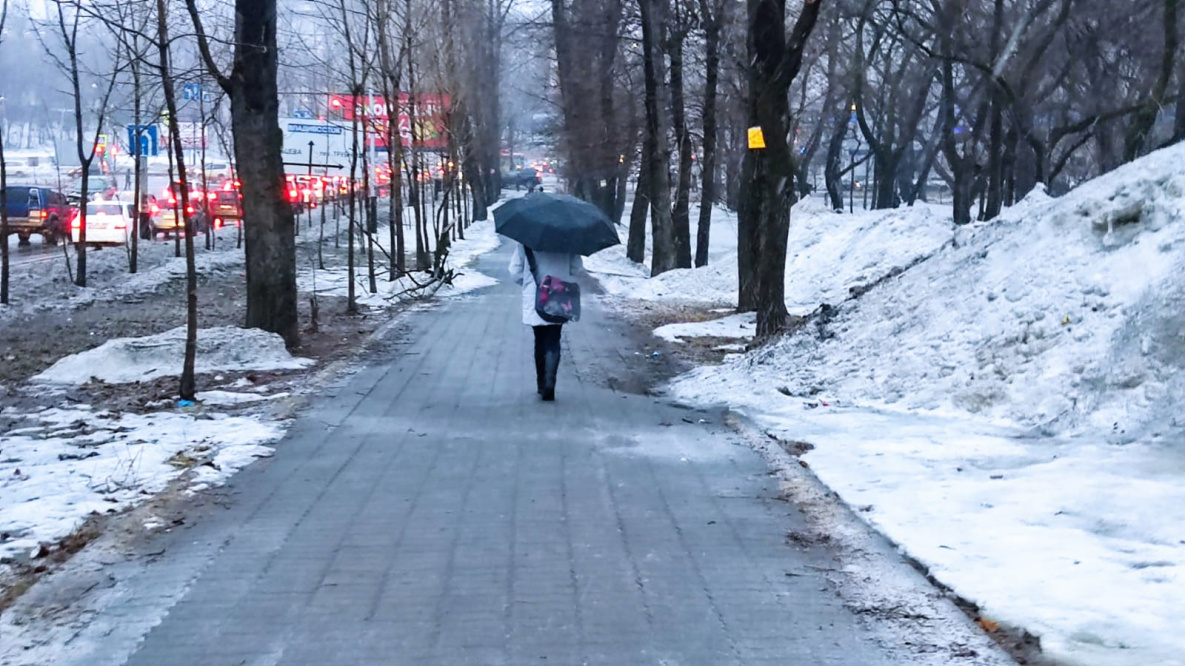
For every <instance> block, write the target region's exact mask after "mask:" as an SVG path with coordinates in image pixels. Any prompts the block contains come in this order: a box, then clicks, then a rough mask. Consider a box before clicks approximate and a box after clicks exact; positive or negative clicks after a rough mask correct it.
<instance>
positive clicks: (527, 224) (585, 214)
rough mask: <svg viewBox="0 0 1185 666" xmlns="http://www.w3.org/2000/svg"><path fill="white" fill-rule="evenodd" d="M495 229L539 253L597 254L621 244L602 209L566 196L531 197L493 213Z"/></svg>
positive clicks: (513, 201)
mask: <svg viewBox="0 0 1185 666" xmlns="http://www.w3.org/2000/svg"><path fill="white" fill-rule="evenodd" d="M494 228H495V229H496V230H497V231H498V233H500V234H502V235H503V236H506V237H507V238H512V239H514V240H516V241H518V242H520V243H522V244H523V245H525V246H527V247H529V248H531V249H532V250H535V251H536V252H568V253H572V254H583V255H585V256H588V255H591V254H595V253H597V252H599V251H601V250H603V249H605V248H607V247H610V246H612V245H617V244H619V243H621V239H619V238H618V237H617V229H616V228H615V227H614V225H613V221H612V220H610V219H609V217H608V216H607V215H605V213H604V212H602V211H601V209H600V208H597V207H596V206H594V205H592V204H590V203H588V202H587V201H581V200H580V199H577V198H576V197H570V196H568V195H566V194H551V193H541V192H539V193H531V194H528V195H527V196H525V197H522V198H521V199H511V200H510V201H507V202H506V203H504V204H502V205H501V206H499V207H498V209H497V210H495V211H494Z"/></svg>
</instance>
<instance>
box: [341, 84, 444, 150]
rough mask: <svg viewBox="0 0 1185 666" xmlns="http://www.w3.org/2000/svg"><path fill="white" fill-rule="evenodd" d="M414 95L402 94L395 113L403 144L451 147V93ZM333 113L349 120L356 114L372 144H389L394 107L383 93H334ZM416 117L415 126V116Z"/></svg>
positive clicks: (425, 147)
mask: <svg viewBox="0 0 1185 666" xmlns="http://www.w3.org/2000/svg"><path fill="white" fill-rule="evenodd" d="M412 102H413V100H412V97H411V95H408V94H407V93H400V94H399V97H398V106H399V108H398V109H396V114H395V121H396V123H397V125H396V127H397V129H398V132H399V137H400V140H401V141H402V143H403V146H404V147H412V146H413V145H414V146H415V147H416V148H422V149H427V150H444V149H446V148H448V113H449V102H450V99H449V96H448V95H439V94H421V95H416V96H415V99H414V102H415V104H414V109H413V104H412ZM329 108H330V112H331V113H332V114H333V116H334V118H335V119H340V120H341V121H343V122H345V123H350V122H352V121H353V120H354V118H355V117H357V118H359V119H360V120H362V122H363V124H364V125H365V126H366V128H367V140H368V141H372V142H373V145H375V146H376V147H378V148H382V149H385V148H386V147H387V125H388V123H390V122H391V109H388V108H387V102H386V100H385V99H383V97H382V96H381V95H369V96H366V95H360V96H354V95H333V96H332V97H330V99H329ZM413 111H414V116H415V119H416V122H415V127H412V116H413Z"/></svg>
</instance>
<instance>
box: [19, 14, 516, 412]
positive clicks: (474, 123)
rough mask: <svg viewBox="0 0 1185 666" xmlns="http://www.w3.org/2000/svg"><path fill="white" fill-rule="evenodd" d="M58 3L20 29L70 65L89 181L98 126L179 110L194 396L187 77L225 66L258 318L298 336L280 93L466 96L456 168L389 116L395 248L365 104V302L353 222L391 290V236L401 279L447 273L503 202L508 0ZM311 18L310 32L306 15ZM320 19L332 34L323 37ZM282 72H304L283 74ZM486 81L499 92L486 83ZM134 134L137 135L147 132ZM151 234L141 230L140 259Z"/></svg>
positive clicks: (255, 323)
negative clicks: (442, 164) (469, 237)
mask: <svg viewBox="0 0 1185 666" xmlns="http://www.w3.org/2000/svg"><path fill="white" fill-rule="evenodd" d="M0 3H2V4H0V40H3V39H5V38H6V37H9V36H11V35H12V32H11V31H9V32H5V31H4V27H5V23H4V22H5V21H7V20H8V18H9V17H10V13H9V11H8V8H9V6H8V0H0ZM46 9H47V10H48V13H47V14H44V15H42V14H39V13H37V12H30V13H28V14H26V15H24V16H22V17H21V18H22V21H21V24H22V25H21V28H22V32H21V33H20V34H18V35H17V36H16V37H17V40H18V41H20V40H21V39H22V38H23V39H24V40H25V41H28V40H29V39H30V38H32V39H36V41H37V42H38V43H39V45H40V46H41V47H42V49H41V50H42V51H43V52H44V54H45V56H46V58H47V60H48V61H49V62H50V63H51V64H52V65H53V67H54V70H55V71H56V73H58V74H59V75H60V76H61V77H62V79H63V80H64V81H65V82H66V83H67V88H68V92H67V94H66V95H65V96H64V101H66V102H67V103H69V104H70V105H71V106H72V107H73V109H72V114H71V115H72V121H73V122H72V127H71V128H70V130H71V131H70V132H69V135H70V136H71V137H72V139H73V142H74V147H75V149H76V152H77V157H78V161H79V163H80V173H81V183H80V185H81V192H80V195H81V198H82V199H83V200H84V201H85V200H86V199H87V197H88V194H89V192H88V190H89V189H90V187H89V186H90V182H88V181H89V179H90V174H91V172H92V169H91V166H92V164H94V163H95V159H96V146H97V144H98V141H97V139H98V137H99V134H100V133H101V132H103V131H104V129H105V128H106V126H107V125H110V124H112V123H111V122H110V121H109V118H110V116H112V115H119V114H121V113H122V115H123V116H124V117H123V118H121V119H120V120H121V121H126V122H128V123H129V124H133V125H136V126H139V125H144V124H155V123H156V122H157V118H158V117H163V118H164V119H165V120H166V122H167V123H168V127H167V129H168V131H167V133H166V134H167V136H168V137H169V145H168V146H167V151H168V153H169V156H170V180H171V181H176V182H179V187H176V188H175V192H176V194H177V198H178V199H179V201H178V203H177V210H178V212H179V214H180V215H179V216H181V217H183V218H184V227H185V230H186V233H185V234H184V245H185V252H184V254H185V257H186V262H187V283H188V289H187V298H188V303H187V304H188V311H189V317H188V321H189V344H187V349H186V359H185V366H184V367H185V372H184V373H183V376H182V381H181V390H180V393H181V396H182V397H183V398H190V399H191V398H192V396H193V394H194V391H195V386H194V376H193V359H194V354H195V349H196V343H195V340H196V321H197V319H196V313H197V290H196V284H197V276H196V268H195V261H194V246H193V238H194V231H195V229H194V220H193V219H192V216H191V209H192V207H191V205H190V203H191V202H190V201H189V200H188V198H189V192H190V191H191V187H190V184H189V183H188V182H187V179H188V177H189V174H190V173H192V170H191V169H190V168H187V166H186V155H185V151H184V150H183V146H182V143H181V141H182V139H181V135H182V133H181V132H180V127H179V118H180V117H181V110H180V106H179V91H180V88H181V87H182V86H183V85H184V84H186V83H189V82H194V81H198V82H201V81H213V82H214V87H215V88H216V94H214V95H210V91H209V86H204V87H203V88H204V89H203V90H202V92H201V98H202V99H203V100H204V99H206V98H207V97H213V98H214V102H213V103H212V104H211V105H210V107H209V111H208V112H207V110H205V109H203V113H202V116H203V117H202V119H201V123H202V124H203V126H204V125H205V123H206V122H207V120H208V119H210V118H215V119H218V118H219V116H220V112H219V109H220V108H221V107H222V105H223V103H228V106H229V113H228V114H227V116H226V117H227V118H228V119H229V126H230V132H229V141H227V142H226V144H227V145H226V148H227V149H228V152H233V155H234V158H235V159H234V163H235V165H236V169H237V173H236V179H237V180H238V181H239V182H240V183H241V194H242V205H243V214H244V219H245V220H246V221H247V222H246V224H245V225H244V227H243V229H244V236H245V249H246V275H247V299H246V300H247V310H246V317H245V324H246V325H247V326H249V327H259V328H262V329H265V330H269V331H273V332H276V333H279V334H280V335H281V336H283V337H284V339H285V341H286V342H287V343H288V344H289V345H290V346H296V345H298V344H299V327H298V321H297V293H296V257H295V234H296V233H297V231H298V230H297V228H296V226H295V224H294V215H293V209H292V206H291V204H290V201H289V198H288V197H287V188H286V185H285V171H286V169H285V166H286V165H285V163H284V157H283V151H282V135H281V130H280V127H279V122H278V120H279V116H280V107H281V93H284V94H288V95H300V94H310V93H311V94H313V95H314V96H317V97H320V98H322V99H325V100H328V99H329V97H330V96H331V95H335V94H337V93H345V94H347V95H349V96H350V97H349V98H350V99H352V100H360V99H363V96H364V92H369V91H371V90H377V93H375V96H376V97H377V96H381V97H382V98H383V99H385V100H386V106H387V108H390V109H396V108H399V104H398V101H397V100H398V99H399V97H400V95H401V93H405V92H408V91H410V92H411V94H410V95H408V96H407V97H408V98H409V99H410V100H411V101H410V105H411V109H410V116H411V119H412V124H413V127H415V126H417V122H416V119H417V112H416V108H415V106H416V103H417V102H416V100H417V99H418V95H417V94H416V93H417V91H421V90H425V89H426V90H433V91H436V92H437V93H443V94H444V95H445V96H449V95H451V98H452V101H453V105H452V107H451V111H450V113H449V115H448V118H447V132H446V133H447V137H448V138H447V148H446V149H445V152H446V153H447V163H448V165H449V168H447V169H444V170H442V172H440V173H430V172H429V167H428V163H427V160H426V158H425V156H424V155H423V151H419V150H414V148H416V147H417V146H416V143H417V139H415V138H413V141H412V147H413V150H411V151H408V150H406V149H405V148H404V146H403V143H402V142H401V140H400V136H399V134H400V130H399V128H398V126H397V123H395V122H394V114H392V119H391V120H392V122H390V123H387V125H386V132H387V136H386V137H385V138H386V144H387V145H388V146H390V147H391V149H390V150H388V151H386V158H385V159H386V161H387V167H388V171H387V172H388V173H389V174H390V176H391V183H390V184H389V187H388V188H387V189H388V191H389V192H390V196H391V205H390V207H389V210H390V218H389V221H390V233H391V238H390V245H389V246H388V249H386V250H383V248H382V246H381V244H380V243H379V242H377V237H376V232H377V228H376V225H375V222H377V220H376V217H377V215H376V212H377V205H376V204H377V202H376V201H375V199H374V197H373V196H371V195H372V193H374V192H375V191H377V187H375V185H376V184H375V183H373V182H371V181H372V176H373V175H374V173H375V171H374V169H372V168H371V167H373V166H376V165H374V164H369V163H368V161H372V157H371V155H372V151H369V150H367V149H366V146H367V145H368V143H372V142H374V141H375V140H376V137H375V136H374V132H375V131H376V126H375V124H374V123H373V121H374V118H370V117H367V115H366V114H365V113H362V114H358V113H355V114H352V119H353V127H354V131H353V135H354V137H353V146H354V150H353V155H352V157H351V164H350V173H352V174H356V175H357V176H358V180H359V181H361V188H360V189H359V188H350V193H349V197H348V199H347V203H348V208H349V214H348V219H349V226H348V232H349V244H348V247H349V270H350V279H349V285H350V292H349V299H348V303H349V310H350V311H351V312H352V311H354V310H355V308H356V302H357V301H356V297H355V280H354V277H355V266H356V263H357V260H356V257H355V246H356V244H355V236H357V237H358V238H359V239H361V238H365V241H364V244H363V247H365V248H366V251H367V255H368V260H369V268H370V271H369V275H370V283H371V284H370V289H371V290H372V291H375V290H376V285H375V262H374V259H375V256H374V252H375V248H376V247H378V248H379V250H382V251H385V252H386V253H387V254H388V256H389V257H390V263H391V271H390V274H389V276H390V279H392V280H394V279H397V278H398V277H400V276H403V275H406V274H408V273H409V271H410V270H430V271H431V272H432V274H433V277H434V278H435V279H440V278H442V277H444V276H445V270H446V269H445V266H444V260H445V257H446V256H447V252H448V246H449V243H450V241H451V239H453V238H456V237H462V235H463V233H464V228H465V226H466V224H467V223H468V221H469V220H471V219H473V218H478V219H480V218H484V217H485V215H486V207H487V205H488V203H489V202H491V201H493V200H494V199H495V198H496V197H497V192H498V190H499V189H500V170H499V169H498V166H499V164H498V150H499V131H498V127H499V121H498V111H499V108H498V103H497V100H498V99H499V95H498V89H497V84H498V81H497V69H498V58H497V55H498V51H497V49H496V48H494V47H493V46H491V44H496V42H491V41H489V40H490V39H491V36H492V35H496V34H497V33H499V32H500V31H501V24H502V23H504V22H505V20H506V11H507V9H508V7H503V6H501V5H500V4H498V3H488V4H487V3H481V2H466V1H464V0H445V2H443V3H435V2H427V1H426V0H384V1H382V2H359V1H355V0H321V1H316V2H307V3H301V6H300V7H297V8H296V9H297V10H303V11H289V12H285V15H284V17H283V20H281V17H280V16H279V15H278V14H277V3H276V2H275V0H266V1H264V2H255V1H245V0H239V1H237V2H235V3H234V4H233V6H232V4H230V3H213V4H210V3H199V1H198V0H184V1H183V2H182V1H181V0H98V1H95V2H88V1H84V0H53V1H52V2H51V3H48V4H47V5H46ZM310 25H311V26H312V27H313V30H312V31H310V30H308V28H309V26H310ZM310 32H312V33H314V34H322V35H326V36H329V37H330V39H328V40H326V41H325V42H323V43H319V44H318V43H310V42H309V40H308V35H309V34H310ZM232 36H233V39H232ZM322 47H328V48H322ZM281 54H283V55H281ZM281 62H283V63H284V65H283V68H282V66H281ZM282 69H283V74H282ZM18 78H19V77H18ZM281 78H284V79H285V83H286V84H287V85H290V86H291V88H289V89H288V90H284V91H281V90H280V89H279V82H280V80H281ZM425 81H426V83H425ZM2 87H3V88H5V89H6V90H0V94H4V93H7V94H9V95H13V96H14V98H15V101H18V103H17V104H14V105H12V106H13V107H14V108H15V109H17V110H18V112H19V109H21V108H22V107H29V106H32V105H36V104H40V105H42V106H44V105H46V100H45V96H46V92H45V91H46V90H52V89H50V88H46V87H44V86H30V87H29V88H25V89H15V88H11V87H9V86H2ZM487 90H488V91H489V95H488V97H487V96H483V95H482V94H480V92H484V91H487ZM121 93H125V94H123V95H122V97H123V98H124V99H126V100H127V102H128V103H127V104H126V105H125V107H120V106H119V104H117V103H116V102H115V100H116V99H118V98H120V97H121ZM438 96H439V95H438ZM488 100H493V101H492V102H490V101H488ZM60 101H62V100H59V102H60ZM127 106H130V107H131V108H126V107H127ZM6 110H7V107H6ZM5 121H6V122H5V125H6V127H0V185H3V184H4V181H5V170H4V168H3V160H2V158H3V150H4V145H3V140H4V138H5V136H6V135H7V134H8V127H7V126H8V125H9V123H8V122H7V121H8V117H7V113H6V114H5ZM57 129H59V130H61V129H63V128H61V127H59V128H57ZM412 134H413V137H414V136H416V135H417V134H418V130H417V129H413V130H412ZM56 139H57V137H55V141H56ZM131 148H132V149H133V151H134V150H136V149H138V148H139V146H138V145H134V146H131ZM55 149H56V148H55ZM134 164H135V171H136V173H135V183H136V185H135V188H136V192H135V195H134V196H135V200H136V201H137V202H139V201H140V200H141V193H140V191H139V190H140V186H141V183H142V182H143V179H142V178H141V168H142V164H143V163H142V160H140V159H136V160H134ZM453 165H458V168H455V169H454V168H453ZM192 166H193V165H190V167H192ZM289 166H291V165H289ZM288 170H289V171H292V170H293V169H288ZM203 173H204V170H203ZM203 178H204V176H203ZM405 178H406V182H405V180H404V179H405ZM433 181H435V185H436V186H437V187H438V188H439V187H440V186H441V185H443V187H442V188H441V189H442V190H443V192H442V193H441V196H440V197H432V199H433V200H434V201H436V205H435V206H428V205H427V204H426V201H425V200H426V199H428V197H427V196H425V183H426V182H427V183H428V185H432V184H433ZM405 185H406V186H405ZM203 189H204V187H203ZM5 191H6V188H5V187H0V211H3V210H5V208H6V207H5V206H3V204H4V200H3V197H4V193H5ZM359 192H361V193H364V194H365V195H366V198H365V199H364V200H359V198H358V197H357V196H356V195H357V194H358V193H359ZM405 192H406V193H408V194H409V195H410V199H411V200H410V201H408V202H404V201H403V198H404V193H405ZM462 198H466V200H465V201H461V199H462ZM405 203H407V204H409V205H407V206H405ZM85 209H86V207H85V206H81V207H80V216H79V221H78V235H79V242H78V243H76V245H75V247H76V251H75V256H76V262H77V264H76V271H75V273H74V279H75V281H76V283H77V284H78V285H79V286H86V282H87V266H86V250H87V244H86V226H87V224H86V210H85ZM405 209H408V210H411V211H412V212H413V215H414V217H415V222H416V226H415V232H416V233H415V236H416V238H415V254H414V269H413V268H412V267H409V266H408V265H407V262H406V254H407V252H406V248H405V247H404V246H405V239H404V224H403V215H404V212H405ZM363 220H366V224H363ZM322 223H324V217H322ZM8 231H9V229H8V226H7V221H6V216H4V215H3V214H0V236H2V237H4V238H7V232H8ZM429 232H431V233H429ZM207 238H208V236H207ZM137 240H138V237H137V236H136V235H135V234H133V235H132V243H133V247H132V248H131V257H132V263H131V270H132V271H135V257H136V249H135V247H134V244H135V243H136V241H137ZM178 243H180V241H178ZM178 250H180V244H179V245H178ZM3 255H4V256H3V262H2V263H3V267H2V270H0V303H7V300H8V256H7V243H4V244H3Z"/></svg>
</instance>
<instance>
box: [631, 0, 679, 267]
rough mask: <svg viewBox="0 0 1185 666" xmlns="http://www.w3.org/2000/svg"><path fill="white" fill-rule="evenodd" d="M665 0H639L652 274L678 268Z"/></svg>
mask: <svg viewBox="0 0 1185 666" xmlns="http://www.w3.org/2000/svg"><path fill="white" fill-rule="evenodd" d="M662 2H665V0H640V8H641V12H642V63H643V70H644V77H645V80H646V135H647V141H648V142H649V147H650V155H649V159H648V162H649V166H650V187H649V192H650V227H651V237H652V241H651V242H652V246H651V253H650V275H651V277H654V276H657V275H661V274H663V273H665V272H667V271H669V270H671V269H674V268H677V267H678V264H677V262H676V257H675V250H676V247H675V233H674V229H673V225H672V222H671V174H670V158H669V156H668V148H667V127H666V114H665V113H664V112H663V109H662V108H661V104H660V100H661V99H663V90H662V80H661V71H660V67H661V64H662V50H661V49H660V48H659V44H660V42H661V35H660V34H659V32H660V30H661V26H662V19H661V18H660V16H662V15H663V14H665V12H663V9H662V7H661V6H656V3H658V4H659V5H661V3H662Z"/></svg>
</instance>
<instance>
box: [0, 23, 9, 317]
mask: <svg viewBox="0 0 1185 666" xmlns="http://www.w3.org/2000/svg"><path fill="white" fill-rule="evenodd" d="M7 23H8V0H0V46H3V45H4V26H5V24H7ZM0 103H3V102H2V101H0ZM7 115H8V114H5V118H7ZM7 129H8V128H6V127H3V126H0V305H8V167H7V166H6V165H5V164H4V135H5V134H7Z"/></svg>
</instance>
